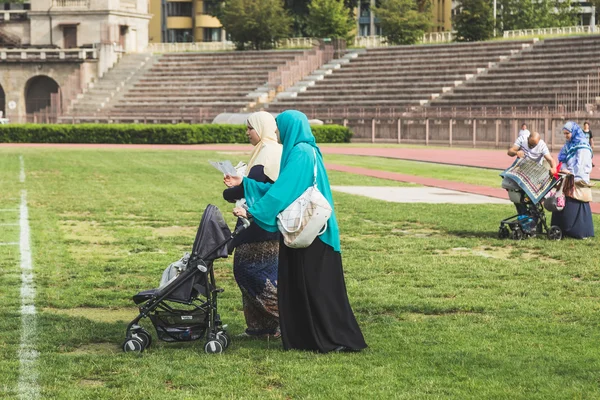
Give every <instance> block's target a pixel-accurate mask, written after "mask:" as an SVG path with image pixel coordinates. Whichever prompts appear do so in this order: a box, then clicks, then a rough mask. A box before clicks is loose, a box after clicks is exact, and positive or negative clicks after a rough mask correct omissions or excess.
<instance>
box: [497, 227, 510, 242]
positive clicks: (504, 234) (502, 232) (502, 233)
mask: <svg viewBox="0 0 600 400" xmlns="http://www.w3.org/2000/svg"><path fill="white" fill-rule="evenodd" d="M509 236H510V231H509V230H508V228H507V227H506V226H501V227H500V229H498V239H508V237H509Z"/></svg>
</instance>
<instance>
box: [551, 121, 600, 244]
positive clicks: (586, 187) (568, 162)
mask: <svg viewBox="0 0 600 400" xmlns="http://www.w3.org/2000/svg"><path fill="white" fill-rule="evenodd" d="M563 133H564V134H565V140H566V142H565V145H564V146H563V148H562V149H561V150H560V153H559V154H558V161H559V162H561V163H562V172H566V173H568V175H567V176H566V177H565V178H564V182H563V192H564V194H565V200H566V203H565V208H564V209H563V210H562V211H558V212H554V213H552V222H551V224H552V225H557V226H559V227H560V228H561V229H562V232H563V235H566V236H570V237H573V238H577V239H584V238H587V237H592V236H594V221H593V220H592V210H591V208H590V203H589V202H590V201H592V191H591V185H590V173H591V172H592V148H591V147H590V144H589V143H588V140H587V138H586V136H585V134H584V133H583V130H582V129H581V128H580V127H579V125H577V124H576V123H575V122H572V121H569V122H567V123H566V124H565V126H564V127H563Z"/></svg>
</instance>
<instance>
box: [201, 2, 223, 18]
mask: <svg viewBox="0 0 600 400" xmlns="http://www.w3.org/2000/svg"><path fill="white" fill-rule="evenodd" d="M218 5H219V3H218V2H217V1H215V0H204V1H203V2H202V13H203V14H206V15H212V14H213V12H214V11H215V9H216V8H217V7H218Z"/></svg>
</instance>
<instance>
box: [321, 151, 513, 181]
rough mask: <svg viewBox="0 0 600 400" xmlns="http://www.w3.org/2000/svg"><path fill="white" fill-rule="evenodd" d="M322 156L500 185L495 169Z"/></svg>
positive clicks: (332, 160) (334, 160) (408, 172)
mask: <svg viewBox="0 0 600 400" xmlns="http://www.w3.org/2000/svg"><path fill="white" fill-rule="evenodd" d="M324 157H325V162H326V163H331V164H342V165H348V166H352V167H361V168H367V169H374V170H381V171H391V172H397V173H400V174H405V175H415V176H422V177H427V178H436V179H442V180H448V181H456V182H464V183H471V184H474V185H481V186H489V187H500V183H501V182H502V178H501V177H500V172H501V171H499V170H495V169H484V168H473V167H461V166H456V165H444V164H433V163H427V162H421V161H406V160H399V159H393V158H383V157H371V156H354V155H341V154H325V156H324Z"/></svg>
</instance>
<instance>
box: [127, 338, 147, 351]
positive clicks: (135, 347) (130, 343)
mask: <svg viewBox="0 0 600 400" xmlns="http://www.w3.org/2000/svg"><path fill="white" fill-rule="evenodd" d="M123 351H124V352H125V353H132V352H137V353H141V352H142V351H144V342H142V340H141V339H138V338H137V337H132V338H129V339H126V340H125V342H123Z"/></svg>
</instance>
